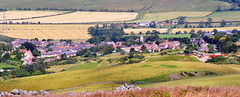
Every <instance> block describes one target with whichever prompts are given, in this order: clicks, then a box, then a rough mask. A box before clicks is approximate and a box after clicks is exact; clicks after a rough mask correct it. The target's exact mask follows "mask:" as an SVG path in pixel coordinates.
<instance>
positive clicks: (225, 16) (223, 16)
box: [186, 11, 240, 22]
mask: <svg viewBox="0 0 240 97" xmlns="http://www.w3.org/2000/svg"><path fill="white" fill-rule="evenodd" d="M239 14H240V11H225V12H215V13H213V14H212V15H209V16H206V17H205V16H204V17H188V18H186V20H187V21H191V22H192V21H194V22H199V21H205V22H207V19H208V18H212V21H222V20H226V21H240V17H239Z"/></svg>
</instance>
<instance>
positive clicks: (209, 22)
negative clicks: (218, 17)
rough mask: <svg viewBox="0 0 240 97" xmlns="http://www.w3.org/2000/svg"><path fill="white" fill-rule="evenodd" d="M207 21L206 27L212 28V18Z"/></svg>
mask: <svg viewBox="0 0 240 97" xmlns="http://www.w3.org/2000/svg"><path fill="white" fill-rule="evenodd" d="M207 20H208V27H209V26H212V24H211V23H212V18H208V19H207Z"/></svg>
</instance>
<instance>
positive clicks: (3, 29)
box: [2, 11, 8, 33]
mask: <svg viewBox="0 0 240 97" xmlns="http://www.w3.org/2000/svg"><path fill="white" fill-rule="evenodd" d="M2 32H3V33H4V32H8V31H7V22H6V15H5V11H4V12H3V27H2Z"/></svg>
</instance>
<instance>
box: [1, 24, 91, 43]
mask: <svg viewBox="0 0 240 97" xmlns="http://www.w3.org/2000/svg"><path fill="white" fill-rule="evenodd" d="M90 26H94V25H8V29H9V30H8V32H7V33H0V34H1V35H6V36H9V37H14V38H23V39H34V38H39V39H55V40H59V39H82V40H86V39H89V38H90V37H91V36H90V35H88V28H89V27H90ZM0 29H2V28H1V27H0Z"/></svg>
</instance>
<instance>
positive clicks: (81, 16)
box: [13, 11, 137, 23]
mask: <svg viewBox="0 0 240 97" xmlns="http://www.w3.org/2000/svg"><path fill="white" fill-rule="evenodd" d="M136 16H137V13H131V12H79V11H78V12H74V13H70V14H65V15H59V16H53V17H45V18H36V19H28V20H16V21H13V22H15V23H16V22H20V23H21V22H33V23H37V22H41V23H93V22H110V21H127V20H132V19H135V18H136Z"/></svg>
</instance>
